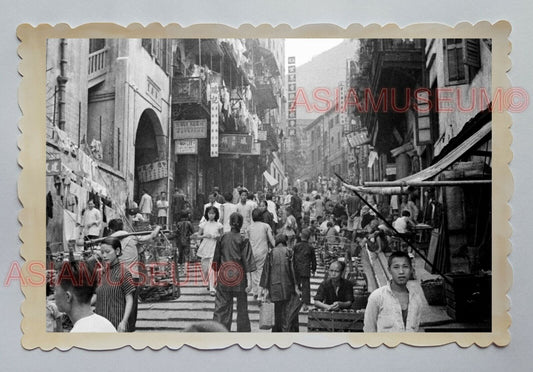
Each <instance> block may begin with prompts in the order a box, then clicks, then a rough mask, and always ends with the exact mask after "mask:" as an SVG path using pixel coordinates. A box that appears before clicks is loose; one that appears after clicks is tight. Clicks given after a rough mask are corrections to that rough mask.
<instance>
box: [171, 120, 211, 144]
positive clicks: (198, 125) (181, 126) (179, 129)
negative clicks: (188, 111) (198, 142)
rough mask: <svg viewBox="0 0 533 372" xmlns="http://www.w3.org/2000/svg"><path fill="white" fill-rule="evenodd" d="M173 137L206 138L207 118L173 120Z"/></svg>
mask: <svg viewBox="0 0 533 372" xmlns="http://www.w3.org/2000/svg"><path fill="white" fill-rule="evenodd" d="M172 126H173V132H174V137H173V138H174V139H175V140H177V139H189V138H207V120H206V119H197V120H174V121H173V122H172Z"/></svg>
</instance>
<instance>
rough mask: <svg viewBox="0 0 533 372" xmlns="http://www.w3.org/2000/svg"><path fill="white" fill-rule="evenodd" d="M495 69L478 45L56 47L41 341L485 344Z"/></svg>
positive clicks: (50, 48)
mask: <svg viewBox="0 0 533 372" xmlns="http://www.w3.org/2000/svg"><path fill="white" fill-rule="evenodd" d="M491 63H492V40H491V39H480V38H474V39H465V38H463V39H429V38H418V39H417V38H413V39H407V38H395V39H392V38H382V39H378V38H376V39H333V38H326V39H310V38H309V39H281V38H270V39H265V38H263V39H261V38H227V39H223V38H220V39H206V38H199V39H192V38H186V39H173V38H161V39H150V38H146V39H140V38H139V39H129V38H115V39H104V38H102V39H96V38H91V39H89V38H86V39H83V38H50V39H48V40H47V43H46V268H47V274H48V275H47V277H48V282H47V288H46V296H47V297H46V308H43V309H42V310H43V312H44V311H46V330H47V331H48V332H161V331H167V332H255V333H260V332H395V333H398V332H426V333H428V332H491V329H492V324H491V314H492V313H491V303H492V302H491V293H492V290H491V287H492V286H491V283H492V233H491V232H492V188H491V182H492V181H491V180H492V137H491V133H492V131H491V126H492V114H491V113H492V109H493V108H494V106H496V105H498V104H500V105H501V102H494V101H493V99H492V97H493V91H492V86H491V74H492V65H491ZM289 72H290V73H289ZM289 118H290V120H289ZM43 212H44V211H43ZM43 249H44V247H43ZM43 295H44V294H43Z"/></svg>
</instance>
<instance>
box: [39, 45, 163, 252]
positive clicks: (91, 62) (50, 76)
mask: <svg viewBox="0 0 533 372" xmlns="http://www.w3.org/2000/svg"><path fill="white" fill-rule="evenodd" d="M169 51H170V48H169V43H168V42H167V41H166V40H148V39H147V40H145V39H143V40H141V39H91V40H89V39H48V44H47V62H46V63H47V69H46V74H47V102H46V104H47V110H46V114H47V163H48V167H49V168H50V171H49V172H48V174H49V175H50V177H47V190H49V191H50V193H49V199H50V202H51V203H52V204H53V207H52V208H53V212H55V213H53V216H54V217H53V218H51V219H50V220H49V223H48V224H47V225H48V228H49V230H48V240H49V241H50V242H51V244H56V243H57V244H61V243H64V241H63V237H62V234H63V231H71V230H72V231H73V230H74V229H67V228H64V227H63V225H64V224H65V223H67V224H70V225H72V223H76V222H79V219H80V215H81V213H82V211H83V210H84V208H85V206H86V203H87V200H88V199H89V197H90V198H92V199H95V200H97V201H98V202H100V201H101V202H102V204H103V205H99V207H100V209H101V210H102V212H104V214H106V219H110V218H111V217H120V216H122V215H124V209H125V207H126V206H127V205H128V204H130V203H131V202H132V201H133V200H138V198H139V196H140V193H141V191H142V189H147V190H148V191H149V192H150V193H152V194H156V193H159V192H161V191H167V190H168V185H167V181H168V178H167V172H168V154H169V152H168V135H169V119H170V101H169V98H170V84H169V74H170V71H171V63H170V59H169V56H170V53H169ZM149 167H150V169H148V168H149ZM52 176H53V177H52ZM98 204H100V203H98ZM104 205H105V206H104ZM64 210H67V211H69V212H70V214H68V213H67V212H64ZM70 225H69V226H70ZM69 234H70V233H69ZM67 238H73V237H72V236H68V237H67ZM66 240H71V239H66V238H65V241H66Z"/></svg>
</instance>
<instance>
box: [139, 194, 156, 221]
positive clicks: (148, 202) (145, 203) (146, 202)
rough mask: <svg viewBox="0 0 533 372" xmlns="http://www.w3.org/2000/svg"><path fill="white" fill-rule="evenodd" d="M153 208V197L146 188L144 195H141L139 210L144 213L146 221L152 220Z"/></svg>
mask: <svg viewBox="0 0 533 372" xmlns="http://www.w3.org/2000/svg"><path fill="white" fill-rule="evenodd" d="M153 208H154V204H153V201H152V197H151V196H150V194H148V190H146V189H144V190H143V196H142V197H141V202H140V203H139V211H140V212H141V213H142V215H143V217H144V219H145V220H146V221H150V220H151V217H152V210H153Z"/></svg>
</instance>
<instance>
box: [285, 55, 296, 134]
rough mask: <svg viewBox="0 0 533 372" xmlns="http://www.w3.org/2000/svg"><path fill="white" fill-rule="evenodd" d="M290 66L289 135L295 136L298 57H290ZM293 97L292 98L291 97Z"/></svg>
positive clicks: (288, 78)
mask: <svg viewBox="0 0 533 372" xmlns="http://www.w3.org/2000/svg"><path fill="white" fill-rule="evenodd" d="M288 62H289V63H288V65H289V66H288V67H289V74H288V75H287V76H288V77H287V80H288V82H289V83H290V84H288V87H289V89H288V93H289V101H288V103H287V104H288V105H289V107H288V110H287V112H288V113H289V119H293V120H289V136H295V135H296V107H295V106H294V103H295V102H294V99H295V98H296V84H295V83H296V57H289V61H288ZM291 97H292V98H291Z"/></svg>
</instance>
